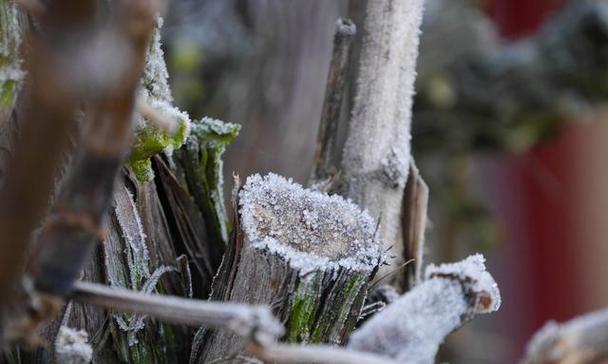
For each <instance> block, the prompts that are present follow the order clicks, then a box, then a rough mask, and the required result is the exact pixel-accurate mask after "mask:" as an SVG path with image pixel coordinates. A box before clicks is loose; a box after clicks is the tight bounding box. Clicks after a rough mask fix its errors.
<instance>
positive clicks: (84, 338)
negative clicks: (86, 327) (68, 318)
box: [55, 326, 93, 364]
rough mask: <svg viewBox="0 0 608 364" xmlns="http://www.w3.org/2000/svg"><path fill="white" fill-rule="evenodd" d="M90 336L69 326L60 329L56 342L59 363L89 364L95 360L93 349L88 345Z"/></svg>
mask: <svg viewBox="0 0 608 364" xmlns="http://www.w3.org/2000/svg"><path fill="white" fill-rule="evenodd" d="M88 341H89V335H88V334H87V332H86V331H83V330H74V329H72V328H69V327H67V326H61V327H60V328H59V334H58V335H57V340H56V341H55V354H56V361H57V363H64V364H87V363H90V362H91V359H92V358H93V348H91V345H90V344H89V343H88Z"/></svg>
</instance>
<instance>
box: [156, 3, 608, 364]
mask: <svg viewBox="0 0 608 364" xmlns="http://www.w3.org/2000/svg"><path fill="white" fill-rule="evenodd" d="M364 8H365V1H364V0H351V1H348V0H332V1H326V0H290V1H282V0H222V1H219V0H173V1H172V2H171V7H170V9H169V11H168V14H167V16H166V18H165V26H164V30H163V31H164V42H165V44H164V48H165V52H166V56H167V61H168V65H169V71H170V74H171V82H172V88H173V92H174V96H175V98H176V103H177V105H178V106H179V107H180V108H182V109H185V110H187V111H188V112H189V113H190V114H191V116H192V117H194V118H200V117H202V116H204V115H206V116H211V117H214V118H219V119H222V120H224V121H229V122H234V123H239V124H241V125H242V130H241V133H240V136H239V137H238V138H237V139H236V141H235V142H234V143H233V144H232V145H231V146H230V147H229V150H228V157H227V161H226V164H227V165H226V167H225V171H226V172H227V174H228V175H230V174H231V173H232V172H233V171H235V172H238V173H239V174H240V175H242V176H246V175H248V174H251V173H253V172H267V171H273V172H276V173H279V174H282V175H285V176H290V177H293V178H294V179H295V180H297V181H300V182H305V181H306V179H307V178H308V176H309V173H310V167H311V164H312V159H313V154H314V145H315V138H316V134H317V127H318V121H319V116H320V112H321V105H322V102H323V96H324V88H325V80H326V77H327V69H328V65H329V60H330V55H331V46H332V37H333V32H334V28H335V24H336V20H337V18H338V17H343V16H346V17H350V18H351V19H353V20H354V21H355V23H356V24H358V25H359V24H361V16H362V13H363V9H364ZM355 54H356V46H355ZM418 71H419V77H418V81H417V85H416V88H417V95H416V99H415V106H414V120H413V131H412V134H413V148H414V149H413V150H414V152H413V153H414V157H415V159H416V161H417V163H418V167H419V168H420V169H421V173H422V175H423V177H424V178H425V179H426V181H427V183H428V184H429V186H430V189H431V201H430V206H429V210H430V219H431V226H430V228H429V231H428V233H427V243H426V244H427V248H426V261H427V262H439V261H454V260H459V259H462V258H463V257H465V256H466V255H467V254H470V253H472V252H477V251H480V252H483V253H484V254H485V255H486V256H487V257H488V258H489V270H490V271H491V272H493V273H494V274H495V276H496V278H497V281H498V283H499V286H500V288H501V291H502V295H503V299H504V303H503V306H502V308H501V310H500V311H499V312H498V313H497V314H493V315H489V316H487V317H483V318H480V319H478V320H476V321H475V322H474V323H473V324H472V325H468V326H465V327H464V328H463V329H461V330H459V331H458V332H457V333H456V334H454V335H452V336H451V337H450V340H449V342H448V344H447V345H446V347H445V348H444V350H443V351H444V352H443V353H442V360H444V361H446V362H447V361H449V362H451V363H513V362H516V361H517V359H518V358H520V357H521V355H522V353H523V350H524V348H525V343H526V342H527V341H528V340H529V338H530V336H531V335H532V334H533V333H534V332H535V331H536V330H537V329H539V328H540V327H541V326H542V324H543V323H544V322H546V321H547V320H558V321H564V320H567V319H569V318H572V317H573V316H576V315H579V314H582V313H584V312H588V311H591V310H595V309H599V308H601V307H605V306H607V305H608V284H607V283H606V279H607V278H608V264H607V263H606V259H607V258H608V188H607V186H608V168H606V167H607V165H608V163H606V162H605V160H606V159H605V156H607V155H608V143H607V142H608V124H607V123H606V122H605V121H603V119H606V118H608V111H606V110H605V108H604V106H603V105H604V102H605V101H604V100H605V98H606V97H607V96H608V1H600V0H595V1H585V0H571V1H566V0H535V1H529V0H486V1H480V0H478V1H473V0H443V1H442V0H427V5H426V15H425V21H424V26H423V36H422V41H421V54H420V57H419V65H418ZM349 97H352V90H351V93H350V96H349ZM348 104H349V100H348V99H347V100H346V102H345V105H344V107H345V108H348ZM226 180H227V181H230V178H227V179H226ZM226 187H227V189H229V188H230V186H226Z"/></svg>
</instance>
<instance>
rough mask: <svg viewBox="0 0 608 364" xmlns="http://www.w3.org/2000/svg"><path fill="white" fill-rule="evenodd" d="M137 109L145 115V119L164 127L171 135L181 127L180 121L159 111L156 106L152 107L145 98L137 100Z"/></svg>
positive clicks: (161, 127)
mask: <svg viewBox="0 0 608 364" xmlns="http://www.w3.org/2000/svg"><path fill="white" fill-rule="evenodd" d="M137 111H138V112H139V113H140V114H141V116H143V117H144V119H145V120H146V121H148V122H150V123H152V124H153V125H154V126H156V127H157V128H159V129H162V130H164V131H166V132H167V133H169V134H170V135H172V136H173V135H175V133H177V130H178V128H179V123H177V122H176V121H175V120H171V119H170V118H167V117H165V116H163V115H162V113H160V112H158V111H157V110H156V109H155V108H153V107H152V105H150V104H149V103H147V102H145V101H144V100H141V99H140V100H138V102H137Z"/></svg>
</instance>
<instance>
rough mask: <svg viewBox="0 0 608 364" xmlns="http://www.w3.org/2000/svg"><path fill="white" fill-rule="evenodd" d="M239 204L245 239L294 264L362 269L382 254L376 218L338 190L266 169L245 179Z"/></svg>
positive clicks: (306, 267) (305, 268)
mask: <svg viewBox="0 0 608 364" xmlns="http://www.w3.org/2000/svg"><path fill="white" fill-rule="evenodd" d="M239 207H240V216H241V223H242V229H243V231H244V233H245V237H246V240H247V241H248V242H249V243H250V244H251V245H252V246H254V247H256V248H262V249H267V250H268V251H269V252H271V253H274V254H278V255H280V256H282V257H283V258H285V259H286V260H288V261H289V263H290V265H291V266H293V267H294V268H297V269H299V270H303V271H311V270H327V269H337V268H344V269H349V270H355V271H368V270H370V269H373V267H376V266H377V265H378V264H379V262H380V260H381V259H382V249H381V247H382V244H381V243H380V241H379V240H378V238H377V234H376V223H375V222H374V220H373V219H372V218H371V216H370V215H369V214H368V213H367V212H365V211H361V209H360V208H359V207H358V206H356V205H355V204H353V203H352V202H350V201H347V200H345V199H344V198H342V197H340V196H337V195H332V196H329V195H327V194H324V193H321V192H317V191H312V190H306V189H304V188H303V187H302V186H300V185H298V184H296V183H293V182H292V181H291V180H288V179H286V178H283V177H281V176H278V175H276V174H272V173H271V174H268V175H267V176H264V177H262V176H260V175H253V176H250V177H249V178H248V179H247V183H246V184H245V186H244V187H243V189H242V190H241V192H240V194H239Z"/></svg>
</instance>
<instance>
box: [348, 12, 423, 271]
mask: <svg viewBox="0 0 608 364" xmlns="http://www.w3.org/2000/svg"><path fill="white" fill-rule="evenodd" d="M421 21H422V1H419V0H414V1H412V0H370V1H369V2H368V4H367V8H366V16H365V21H364V26H363V34H364V38H363V41H362V45H361V54H360V58H359V64H358V72H357V80H356V85H357V86H356V96H355V100H354V105H353V110H352V115H351V120H350V125H349V131H348V137H347V139H346V143H345V147H344V155H343V158H342V165H341V171H342V173H343V184H344V185H343V186H342V190H343V194H344V196H346V197H348V198H350V199H352V200H353V201H354V202H355V203H357V204H359V205H360V206H361V207H362V208H365V209H367V210H368V211H369V212H370V213H371V215H372V217H374V218H375V219H378V220H379V221H380V237H381V239H382V240H383V241H384V242H385V244H386V245H385V247H386V249H387V250H390V254H391V255H393V256H395V257H397V258H396V259H394V260H393V261H391V262H390V263H391V264H390V265H394V264H398V263H400V262H401V261H402V259H401V257H402V255H403V254H402V252H403V241H402V240H403V239H402V236H401V214H402V200H403V189H404V187H405V183H406V181H407V177H408V171H409V163H410V123H411V109H412V96H413V92H414V80H415V77H416V58H417V55H418V38H419V27H420V23H421ZM388 269H389V268H388V267H385V268H384V269H383V270H388Z"/></svg>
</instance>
